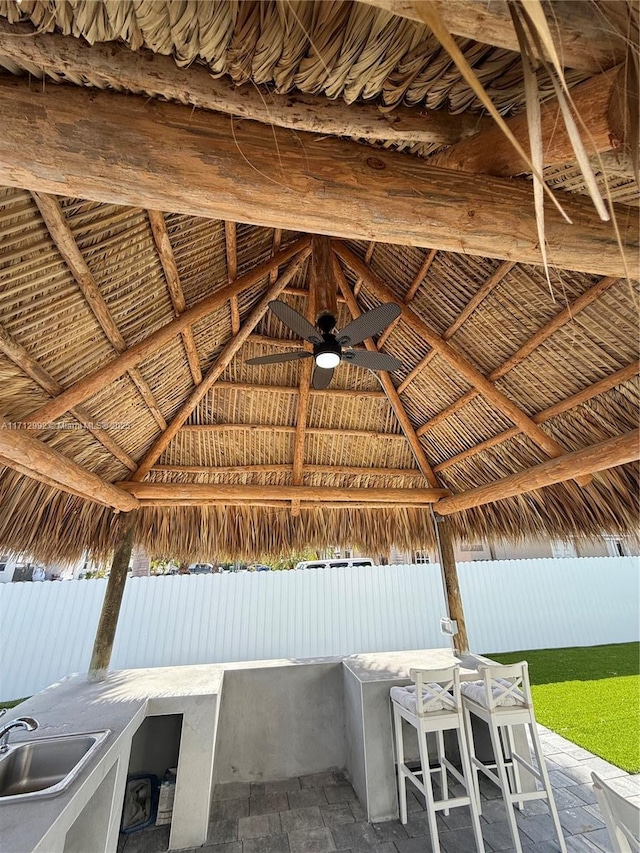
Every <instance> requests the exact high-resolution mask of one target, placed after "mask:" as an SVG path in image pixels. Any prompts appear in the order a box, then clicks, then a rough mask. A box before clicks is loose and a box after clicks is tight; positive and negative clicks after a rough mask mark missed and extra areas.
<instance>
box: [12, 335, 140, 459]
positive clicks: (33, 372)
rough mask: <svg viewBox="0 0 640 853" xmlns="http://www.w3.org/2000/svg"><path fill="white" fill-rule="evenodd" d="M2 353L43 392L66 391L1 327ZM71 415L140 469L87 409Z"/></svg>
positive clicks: (113, 451) (74, 409)
mask: <svg viewBox="0 0 640 853" xmlns="http://www.w3.org/2000/svg"><path fill="white" fill-rule="evenodd" d="M0 352H2V353H4V355H5V356H6V357H7V358H8V359H9V360H10V361H12V362H13V363H14V364H15V365H16V367H19V368H20V369H21V370H22V371H23V372H24V373H26V374H27V376H29V377H30V378H31V379H33V381H34V382H35V383H36V384H37V385H39V386H40V387H41V388H42V390H43V391H46V392H47V394H50V395H51V396H52V397H56V396H57V395H58V394H61V393H62V392H63V391H64V388H63V386H62V385H61V384H60V383H59V382H58V381H57V380H56V379H54V378H53V376H51V374H50V373H49V372H48V371H46V370H45V369H44V367H43V366H42V365H41V364H40V362H39V361H37V359H35V358H33V356H31V355H29V353H28V352H27V350H26V349H25V348H24V347H23V346H22V344H19V343H18V341H16V340H15V338H14V337H13V336H12V335H10V334H9V332H7V330H6V329H5V328H4V326H0ZM69 414H71V415H73V417H74V418H75V419H76V420H77V421H78V423H81V424H82V425H83V426H84V428H85V429H86V430H87V431H88V432H90V433H91V435H93V437H94V438H96V439H97V440H98V441H99V442H100V444H102V446H103V447H104V448H105V449H106V450H108V451H109V453H111V454H112V455H113V456H115V458H116V459H117V460H118V461H119V462H122V464H123V465H124V466H125V467H126V468H128V469H129V470H130V471H135V469H136V468H137V467H138V466H137V463H136V461H135V459H133V457H131V456H129V454H128V453H127V452H126V451H125V450H123V449H122V448H121V447H120V445H119V444H118V443H117V442H115V441H114V440H113V438H111V436H110V435H109V433H108V432H107V431H106V430H104V429H102V428H101V427H99V426H97V425H95V424H94V418H93V416H92V415H91V414H90V412H88V411H87V410H86V409H85V408H83V407H81V406H76V407H75V408H73V409H70V410H69Z"/></svg>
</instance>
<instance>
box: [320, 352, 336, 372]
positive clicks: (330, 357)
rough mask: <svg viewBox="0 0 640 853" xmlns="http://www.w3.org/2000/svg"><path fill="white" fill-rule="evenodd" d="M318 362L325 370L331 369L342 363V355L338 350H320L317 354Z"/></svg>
mask: <svg viewBox="0 0 640 853" xmlns="http://www.w3.org/2000/svg"><path fill="white" fill-rule="evenodd" d="M316 364H317V365H318V367H321V368H322V369H323V370H331V369H332V368H333V367H337V366H338V365H339V364H340V356H339V355H338V353H337V352H331V351H330V352H319V353H317V354H316Z"/></svg>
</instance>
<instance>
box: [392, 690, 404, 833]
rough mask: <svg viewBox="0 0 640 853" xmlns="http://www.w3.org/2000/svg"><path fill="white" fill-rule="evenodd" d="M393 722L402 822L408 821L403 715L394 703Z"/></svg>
mask: <svg viewBox="0 0 640 853" xmlns="http://www.w3.org/2000/svg"><path fill="white" fill-rule="evenodd" d="M393 722H394V726H393V728H394V730H395V736H396V766H397V768H398V800H399V804H400V823H402V824H404V823H406V822H407V777H406V776H405V775H404V773H403V772H402V765H403V764H404V738H403V735H402V717H401V716H400V714H399V713H398V710H397V708H396V707H395V705H394V708H393Z"/></svg>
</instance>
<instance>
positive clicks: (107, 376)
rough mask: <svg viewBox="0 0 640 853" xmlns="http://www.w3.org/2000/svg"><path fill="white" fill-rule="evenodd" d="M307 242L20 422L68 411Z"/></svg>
mask: <svg viewBox="0 0 640 853" xmlns="http://www.w3.org/2000/svg"><path fill="white" fill-rule="evenodd" d="M309 242H310V241H309V238H308V237H302V238H301V239H299V240H297V241H296V242H295V243H291V244H290V245H289V246H287V247H286V248H285V249H282V250H281V251H280V252H278V254H277V255H276V256H274V257H273V258H271V259H269V260H268V261H264V262H263V263H261V264H258V265H257V266H256V267H254V268H253V269H252V270H251V271H250V272H248V273H246V274H245V275H242V276H240V277H239V278H237V279H236V280H235V281H234V283H233V284H228V285H226V286H225V287H221V288H220V289H219V290H217V291H216V292H215V293H213V294H211V296H206V297H205V298H204V299H201V300H200V301H199V302H197V303H196V304H195V305H192V306H191V308H187V310H186V311H185V312H184V313H183V314H181V315H180V317H177V318H176V319H175V320H172V321H171V322H170V323H167V325H166V326H163V327H162V328H160V329H158V330H157V331H156V332H153V333H152V334H151V335H149V337H148V338H145V340H143V341H140V343H138V344H134V345H133V346H131V347H129V349H127V350H125V351H124V352H123V353H122V354H121V355H119V356H118V357H117V358H115V359H113V361H111V362H109V363H108V364H106V365H105V366H104V367H101V368H98V370H95V371H94V372H93V373H90V374H89V375H88V376H85V377H84V378H83V379H81V380H79V381H78V382H76V383H75V384H74V385H71V386H70V387H69V388H67V389H66V390H65V391H63V392H62V393H61V394H59V395H58V396H57V397H56V398H55V399H53V400H52V401H51V402H50V403H46V404H45V405H44V406H41V407H40V408H39V409H37V410H36V411H35V412H32V413H31V414H30V415H28V416H27V417H26V418H23V419H22V422H23V423H25V424H31V423H35V422H39V423H51V422H52V421H54V420H55V419H56V418H58V417H60V415H63V414H64V413H65V412H67V411H69V409H70V408H72V407H73V406H77V405H78V403H82V402H83V401H84V400H86V399H87V398H88V397H91V396H92V395H93V394H95V393H96V392H97V391H100V390H101V389H102V388H104V386H105V385H109V383H111V382H113V381H114V379H117V378H118V377H119V376H122V374H123V373H126V372H127V371H128V370H129V369H130V368H131V367H134V366H135V365H137V364H139V363H140V362H141V361H144V359H145V358H149V357H150V356H152V355H153V354H154V353H155V352H157V351H158V350H159V349H160V348H161V347H162V346H164V345H165V344H167V343H169V342H170V341H171V340H173V338H175V337H176V336H177V335H179V334H180V333H181V332H182V331H183V329H186V328H187V327H188V326H191V325H193V323H195V322H197V321H198V320H200V319H202V318H203V317H206V316H207V314H210V313H211V312H213V311H215V310H216V309H217V308H219V307H220V306H221V305H223V304H224V303H225V302H226V301H227V300H228V299H229V298H230V296H231V295H232V294H233V293H241V292H242V291H243V290H246V289H247V288H249V287H254V286H255V285H256V284H258V283H259V282H260V281H261V280H262V279H263V278H264V277H265V276H267V275H268V274H269V272H271V270H272V268H273V267H274V266H277V265H279V264H280V263H286V262H287V261H288V260H290V259H291V258H292V257H294V255H297V254H298V253H299V252H301V251H303V250H305V249H306V248H307V247H308V245H309Z"/></svg>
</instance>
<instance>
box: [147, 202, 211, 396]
mask: <svg viewBox="0 0 640 853" xmlns="http://www.w3.org/2000/svg"><path fill="white" fill-rule="evenodd" d="M147 216H148V217H149V224H150V226H151V233H152V234H153V240H154V242H155V244H156V249H157V251H158V256H159V258H160V264H161V265H162V269H163V272H164V277H165V281H166V282H167V289H168V291H169V297H170V299H171V302H172V304H173V309H174V311H175V312H176V317H179V316H180V314H183V313H184V312H185V311H186V308H187V303H186V301H185V298H184V290H183V289H182V283H181V282H180V274H179V273H178V265H177V264H176V258H175V255H174V254H173V247H172V246H171V239H170V238H169V231H168V229H167V223H166V221H165V218H164V213H162V211H161V210H148V211H147ZM180 334H181V336H182V343H183V346H184V351H185V355H186V356H187V361H188V362H189V370H190V371H191V377H192V378H193V381H194V382H195V384H196V385H199V384H200V382H202V370H201V368H200V358H199V356H198V350H197V349H196V342H195V340H194V338H193V332H192V330H191V326H187V328H186V329H183V330H182V332H181V333H180Z"/></svg>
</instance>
